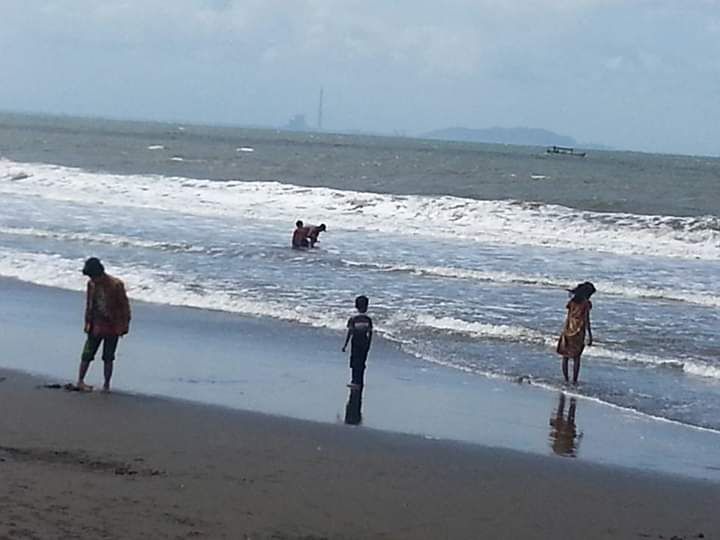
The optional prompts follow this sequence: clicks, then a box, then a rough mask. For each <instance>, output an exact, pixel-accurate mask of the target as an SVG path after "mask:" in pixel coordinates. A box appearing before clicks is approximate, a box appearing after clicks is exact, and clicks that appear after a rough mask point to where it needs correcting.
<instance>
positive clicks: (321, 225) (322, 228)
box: [318, 223, 327, 231]
mask: <svg viewBox="0 0 720 540" xmlns="http://www.w3.org/2000/svg"><path fill="white" fill-rule="evenodd" d="M318 228H319V229H320V230H321V231H324V230H327V227H326V226H325V224H324V223H321V224H320V227H318Z"/></svg>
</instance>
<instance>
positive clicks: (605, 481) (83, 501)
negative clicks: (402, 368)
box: [0, 371, 720, 539]
mask: <svg viewBox="0 0 720 540" xmlns="http://www.w3.org/2000/svg"><path fill="white" fill-rule="evenodd" d="M2 376H3V377H5V380H4V381H3V382H2V383H0V385H1V389H0V404H1V406H2V410H3V415H2V421H1V423H0V426H1V433H2V436H1V438H2V444H1V445H0V456H1V458H0V459H1V461H0V470H2V479H3V482H2V488H0V489H1V495H0V497H1V499H0V502H1V504H2V523H1V524H0V538H13V539H14V538H41V539H46V538H118V539H120V538H122V539H129V538H428V539H430V538H433V539H434V538H508V539H512V538H578V539H580V538H583V539H593V538H618V539H620V538H627V539H638V538H658V539H659V538H666V539H669V538H672V537H678V538H686V539H689V538H701V537H703V536H704V537H705V538H717V535H718V534H720V527H719V526H718V520H717V514H716V508H717V507H718V504H720V489H718V485H717V484H711V483H705V482H702V481H691V480H684V479H681V478H677V477H671V476H664V475H659V474H647V473H641V472H631V471H629V470H627V469H621V468H610V467H603V466H594V465H591V464H586V463H580V462H576V461H570V460H562V459H553V458H550V457H543V456H534V455H529V454H523V453H519V452H514V451H510V450H500V449H492V448H484V447H480V446H474V445H466V444H459V443H452V442H441V441H431V440H426V439H422V438H418V437H412V436H403V435H394V434H389V433H382V432H378V431H372V430H360V429H351V428H347V427H345V426H339V425H328V424H320V423H313V422H307V421H300V420H290V419H285V418H280V417H274V416H268V415H262V414H256V413H249V412H240V411H231V410H223V409H220V408H214V407H205V406H200V405H192V404H188V403H183V402H178V401H172V400H163V399H157V398H148V397H140V396H130V395H121V394H117V395H103V394H100V393H94V394H91V395H82V394H78V393H70V392H65V391H59V390H57V391H56V390H46V389H38V388H37V385H38V383H39V382H40V381H39V380H38V379H36V378H32V377H30V376H27V375H22V374H19V373H17V372H9V371H3V372H2ZM701 535H703V536H701Z"/></svg>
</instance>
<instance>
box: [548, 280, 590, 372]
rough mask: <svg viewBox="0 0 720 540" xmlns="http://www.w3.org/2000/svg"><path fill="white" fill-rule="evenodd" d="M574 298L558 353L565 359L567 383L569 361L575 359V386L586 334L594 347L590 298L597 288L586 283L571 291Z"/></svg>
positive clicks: (569, 308) (568, 306) (564, 368)
mask: <svg viewBox="0 0 720 540" xmlns="http://www.w3.org/2000/svg"><path fill="white" fill-rule="evenodd" d="M570 292H571V293H572V295H573V297H572V298H571V299H570V301H569V302H568V304H567V310H568V313H567V318H566V319H565V327H564V328H563V331H562V334H560V339H558V344H557V352H558V354H559V355H561V356H562V357H563V364H562V370H563V376H564V377H565V382H569V378H568V359H569V358H572V359H573V384H577V380H578V375H579V374H580V356H581V355H582V353H583V350H584V349H585V333H586V332H587V335H588V342H587V344H588V346H590V345H592V329H591V328H590V310H591V309H592V303H591V302H590V297H591V296H592V295H593V293H594V292H595V286H594V285H593V284H592V283H590V282H589V281H586V282H585V283H581V284H580V285H578V286H577V287H575V288H574V289H571V290H570Z"/></svg>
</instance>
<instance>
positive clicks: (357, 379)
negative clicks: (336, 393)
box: [342, 295, 373, 390]
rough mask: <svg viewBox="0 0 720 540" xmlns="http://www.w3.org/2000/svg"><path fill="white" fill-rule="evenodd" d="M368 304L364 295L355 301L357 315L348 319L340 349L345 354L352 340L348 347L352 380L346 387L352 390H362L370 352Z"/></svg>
mask: <svg viewBox="0 0 720 540" xmlns="http://www.w3.org/2000/svg"><path fill="white" fill-rule="evenodd" d="M369 303H370V301H369V300H368V297H367V296H364V295H361V296H358V297H357V298H356V299H355V307H356V308H357V310H358V314H357V315H355V316H354V317H350V319H348V322H347V329H348V331H347V335H346V336H345V344H344V345H343V348H342V351H343V352H345V350H346V349H347V345H348V343H349V342H350V340H352V344H351V346H350V369H351V370H352V380H351V382H350V384H349V385H348V386H349V387H350V388H351V389H353V390H362V388H363V386H364V385H365V381H364V375H365V364H366V363H367V355H368V352H369V351H370V343H371V342H372V331H373V323H372V319H371V318H370V317H368V316H367V309H368V304H369Z"/></svg>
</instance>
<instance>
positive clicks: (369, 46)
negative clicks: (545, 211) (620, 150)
mask: <svg viewBox="0 0 720 540" xmlns="http://www.w3.org/2000/svg"><path fill="white" fill-rule="evenodd" d="M718 7H720V1H718V0H693V1H692V2H682V3H681V2H677V1H673V0H635V1H633V2H628V1H621V0H444V1H443V2H429V1H426V0H394V1H390V0H364V1H362V0H113V1H107V2H99V1H97V0H34V1H32V2H29V1H26V0H3V1H2V2H0V47H2V50H3V54H2V55H0V70H2V72H3V73H4V74H7V80H8V81H9V82H6V84H5V85H3V87H0V108H7V107H8V106H10V107H13V106H14V107H19V108H25V109H29V108H39V109H43V108H44V109H47V108H51V109H63V110H67V112H92V113H94V114H102V113H103V111H105V110H106V108H107V107H108V105H107V104H108V103H111V104H113V108H112V110H111V111H109V112H110V113H114V114H118V111H133V110H137V113H136V115H147V114H150V113H151V112H152V113H154V114H157V115H176V116H178V115H181V114H187V115H190V116H193V115H194V117H197V118H198V119H201V120H205V121H212V120H215V119H223V120H225V121H238V122H250V123H278V122H280V121H282V120H283V119H285V118H287V116H288V115H289V114H291V113H292V112H297V111H301V110H303V109H306V108H309V107H311V105H306V104H305V101H303V99H305V100H314V97H308V98H303V97H302V96H310V95H312V96H314V95H315V93H316V90H317V88H318V87H319V85H320V84H325V85H326V86H327V96H328V97H327V100H328V115H327V118H328V120H327V122H328V123H329V124H331V123H332V122H333V120H334V121H335V122H337V127H341V126H344V127H360V128H365V129H395V128H397V129H405V130H409V131H414V130H422V129H425V128H430V127H435V126H439V125H444V124H467V125H476V126H483V125H487V124H490V123H497V124H504V125H512V124H514V123H526V122H532V123H537V124H542V126H541V127H548V128H555V129H562V130H565V131H567V132H569V134H571V135H574V136H575V137H576V138H578V139H585V140H591V139H595V140H598V141H600V142H607V143H610V144H612V143H613V139H622V143H621V144H624V145H629V146H633V145H638V146H639V145H641V144H644V140H643V138H642V137H640V136H639V135H638V134H639V133H642V125H643V124H646V125H649V124H650V122H649V120H650V119H652V120H654V119H655V118H657V117H659V115H658V111H659V110H665V109H667V108H670V109H672V110H673V111H675V113H676V114H677V116H678V118H681V117H682V115H683V114H684V115H685V116H686V117H688V118H695V116H696V115H694V113H693V110H692V108H691V106H692V103H693V100H698V99H703V98H704V96H706V95H712V94H713V93H714V92H716V90H717V80H718V75H719V74H720V62H719V61H718V60H717V59H718V58H720V40H719V39H718V33H720V10H718V9H717V8H718ZM676 81H680V82H681V81H692V85H686V86H687V89H685V90H683V91H684V92H686V93H687V94H688V95H683V91H678V83H677V82H676ZM30 87H32V88H33V89H34V90H33V91H32V92H30V91H29V90H28V88H30ZM633 100H642V103H634V102H633ZM715 101H716V100H715ZM558 102H562V103H563V106H562V107H561V108H553V107H554V105H553V104H556V103H558ZM588 103H590V104H592V105H591V106H588V105H587V104H588ZM249 104H252V106H251V105H249ZM333 107H335V109H333ZM228 111H233V114H234V115H235V116H231V117H228V114H229V113H228ZM578 111H581V114H579V113H578ZM638 111H641V112H638ZM643 111H645V112H643ZM708 111H709V112H710V113H712V112H713V111H715V112H718V113H720V110H718V106H716V105H714V104H710V105H708V107H706V110H705V113H704V114H703V115H702V116H701V117H698V118H696V119H695V120H693V121H694V122H698V123H701V122H707V123H708V125H709V123H710V122H713V119H712V114H709V113H708ZM643 114H646V115H647V116H646V117H643V116H642V115H643ZM628 119H637V120H632V121H633V122H635V121H636V122H637V126H638V128H637V130H636V131H632V130H631V129H628V130H627V138H625V139H623V137H624V136H625V135H624V131H623V130H618V129H617V126H618V125H620V124H621V123H624V124H626V125H627V123H628ZM675 121H679V120H675ZM716 124H718V122H713V126H715V125H716ZM653 125H654V127H653V133H652V136H653V137H654V139H653V140H655V141H656V140H659V139H662V137H665V139H666V140H667V141H668V143H667V144H668V146H669V147H671V146H676V142H674V141H673V137H674V135H673V133H674V132H675V131H676V130H675V128H674V126H673V125H671V124H669V123H668V125H667V126H666V128H665V129H664V131H663V128H662V126H658V125H657V122H655V123H654V124H653ZM699 127H700V126H699ZM708 129H710V130H711V131H712V130H713V129H715V130H716V131H717V128H715V127H712V128H708ZM705 131H706V132H707V129H706V130H705ZM717 135H718V138H720V133H717ZM695 143H696V142H695ZM695 143H693V142H692V141H691V142H688V145H691V144H695ZM709 144H710V143H708V147H709Z"/></svg>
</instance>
